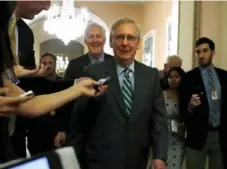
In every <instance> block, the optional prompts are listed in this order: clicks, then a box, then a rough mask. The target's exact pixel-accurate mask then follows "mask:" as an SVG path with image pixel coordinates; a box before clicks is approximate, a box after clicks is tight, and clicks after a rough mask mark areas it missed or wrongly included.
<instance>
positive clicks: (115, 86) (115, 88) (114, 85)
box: [106, 59, 125, 114]
mask: <svg viewBox="0 0 227 169" xmlns="http://www.w3.org/2000/svg"><path fill="white" fill-rule="evenodd" d="M106 62H108V64H107V66H108V69H107V72H106V73H107V75H108V76H110V77H111V81H110V82H109V84H108V85H109V90H110V92H111V93H112V95H113V97H114V99H115V101H116V103H117V104H118V107H119V109H120V110H122V111H125V105H124V100H123V97H122V92H121V87H120V84H119V79H118V76H117V70H116V69H117V68H116V64H115V63H114V62H115V61H114V59H109V60H108V61H106ZM118 114H119V113H118Z"/></svg>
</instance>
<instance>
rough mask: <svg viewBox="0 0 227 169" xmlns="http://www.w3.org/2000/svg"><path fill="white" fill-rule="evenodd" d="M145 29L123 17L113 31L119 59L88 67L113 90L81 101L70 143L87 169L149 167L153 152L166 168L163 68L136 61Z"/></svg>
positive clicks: (159, 168) (156, 165)
mask: <svg viewBox="0 0 227 169" xmlns="http://www.w3.org/2000/svg"><path fill="white" fill-rule="evenodd" d="M140 35H141V32H140V28H139V26H138V25H137V24H136V23H135V22H134V21H133V20H132V19H130V18H120V19H119V20H117V21H116V22H115V23H114V24H113V25H112V28H111V35H110V37H111V38H110V44H111V47H112V48H113V51H114V59H109V60H107V61H105V62H103V63H100V64H99V65H91V66H88V67H87V68H86V70H85V71H86V74H87V75H88V77H93V78H94V79H100V78H105V77H107V76H110V77H111V80H110V81H109V83H108V88H109V90H108V91H107V92H106V93H105V94H103V95H102V96H99V97H97V98H95V99H90V98H82V99H81V100H77V103H76V106H75V110H74V114H73V116H72V122H71V125H70V130H69V131H70V132H69V135H68V145H73V146H75V149H76V151H77V156H78V159H79V161H80V164H81V168H82V169H145V168H146V166H147V162H148V154H149V148H150V147H152V150H153V152H152V153H153V160H152V166H153V169H164V168H165V161H166V156H167V147H168V128H167V118H166V110H165V106H164V98H163V94H162V90H161V87H160V82H159V73H158V70H156V69H154V68H150V67H147V66H145V65H143V64H141V63H139V62H137V61H136V60H134V58H135V55H136V52H137V49H138V48H139V42H140Z"/></svg>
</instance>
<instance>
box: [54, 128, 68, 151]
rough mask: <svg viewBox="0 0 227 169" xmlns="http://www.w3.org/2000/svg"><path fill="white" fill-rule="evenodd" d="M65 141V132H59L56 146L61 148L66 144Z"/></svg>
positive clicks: (55, 141) (55, 140) (55, 142)
mask: <svg viewBox="0 0 227 169" xmlns="http://www.w3.org/2000/svg"><path fill="white" fill-rule="evenodd" d="M65 141H66V134H65V132H58V133H57V135H56V137H55V139H54V146H55V147H57V148H60V147H62V146H63V145H64V144H65Z"/></svg>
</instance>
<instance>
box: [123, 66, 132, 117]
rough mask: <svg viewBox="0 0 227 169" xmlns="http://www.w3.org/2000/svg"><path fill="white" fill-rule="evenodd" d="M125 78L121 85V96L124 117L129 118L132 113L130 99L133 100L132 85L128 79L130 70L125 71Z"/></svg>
mask: <svg viewBox="0 0 227 169" xmlns="http://www.w3.org/2000/svg"><path fill="white" fill-rule="evenodd" d="M124 73H125V76H124V80H123V84H122V94H123V99H124V102H125V108H126V116H127V117H129V116H130V115H131V113H132V112H131V111H132V98H133V89H132V83H131V80H130V77H129V73H130V69H125V71H124Z"/></svg>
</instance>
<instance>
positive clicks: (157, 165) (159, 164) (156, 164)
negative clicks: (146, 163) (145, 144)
mask: <svg viewBox="0 0 227 169" xmlns="http://www.w3.org/2000/svg"><path fill="white" fill-rule="evenodd" d="M165 168H166V164H165V162H164V161H162V160H159V159H153V160H152V169H165Z"/></svg>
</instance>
